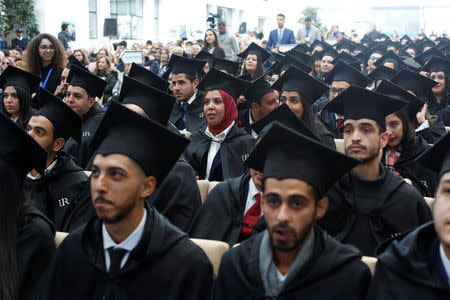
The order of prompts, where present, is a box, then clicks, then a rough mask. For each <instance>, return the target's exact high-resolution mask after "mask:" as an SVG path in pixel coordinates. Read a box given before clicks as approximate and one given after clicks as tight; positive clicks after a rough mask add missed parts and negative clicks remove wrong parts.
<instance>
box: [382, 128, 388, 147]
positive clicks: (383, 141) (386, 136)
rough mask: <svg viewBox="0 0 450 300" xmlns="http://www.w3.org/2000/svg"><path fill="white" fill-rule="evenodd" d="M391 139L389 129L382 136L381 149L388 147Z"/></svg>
mask: <svg viewBox="0 0 450 300" xmlns="http://www.w3.org/2000/svg"><path fill="white" fill-rule="evenodd" d="M388 141H389V133H388V132H387V131H385V132H383V133H382V134H381V136H380V146H381V149H383V148H384V147H386V145H387V143H388Z"/></svg>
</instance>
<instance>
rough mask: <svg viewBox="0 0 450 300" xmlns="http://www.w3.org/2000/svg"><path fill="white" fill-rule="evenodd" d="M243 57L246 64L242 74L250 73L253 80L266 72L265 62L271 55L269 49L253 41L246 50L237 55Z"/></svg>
mask: <svg viewBox="0 0 450 300" xmlns="http://www.w3.org/2000/svg"><path fill="white" fill-rule="evenodd" d="M237 56H238V57H240V58H241V59H243V62H244V66H243V70H242V75H244V74H250V75H251V76H252V78H253V80H255V79H257V78H259V77H261V75H263V74H264V67H263V65H264V62H265V61H266V60H267V59H268V58H269V57H270V53H269V51H267V50H266V49H264V48H262V47H261V46H258V45H257V44H255V43H251V44H250V45H249V46H248V47H247V48H246V49H245V50H244V51H242V52H241V53H239V54H238V55H237Z"/></svg>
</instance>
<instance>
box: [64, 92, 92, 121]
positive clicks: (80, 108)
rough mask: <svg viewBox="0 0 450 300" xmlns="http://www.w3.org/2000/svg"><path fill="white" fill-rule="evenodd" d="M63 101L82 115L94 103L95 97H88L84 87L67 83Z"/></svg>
mask: <svg viewBox="0 0 450 300" xmlns="http://www.w3.org/2000/svg"><path fill="white" fill-rule="evenodd" d="M65 102H66V104H67V105H69V106H70V108H72V109H73V110H74V111H75V112H77V113H78V114H80V115H82V116H83V115H85V114H86V113H87V112H88V111H89V109H90V108H91V107H92V106H93V105H94V103H95V98H94V97H91V98H89V96H88V94H87V92H86V90H85V89H83V88H81V87H79V86H72V85H69V87H68V88H67V94H66V98H65Z"/></svg>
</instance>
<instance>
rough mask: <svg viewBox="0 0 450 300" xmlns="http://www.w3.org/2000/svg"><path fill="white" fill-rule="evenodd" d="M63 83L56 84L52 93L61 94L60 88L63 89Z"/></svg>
mask: <svg viewBox="0 0 450 300" xmlns="http://www.w3.org/2000/svg"><path fill="white" fill-rule="evenodd" d="M63 85H64V83H61V84H60V85H58V86H57V87H56V89H55V92H54V93H53V95H55V96H56V95H59V94H61V93H62V90H63Z"/></svg>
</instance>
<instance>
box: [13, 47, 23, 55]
mask: <svg viewBox="0 0 450 300" xmlns="http://www.w3.org/2000/svg"><path fill="white" fill-rule="evenodd" d="M11 50H16V51H19V52H20V54H22V53H23V51H22V48H20V47H19V46H16V48H12V49H11Z"/></svg>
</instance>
